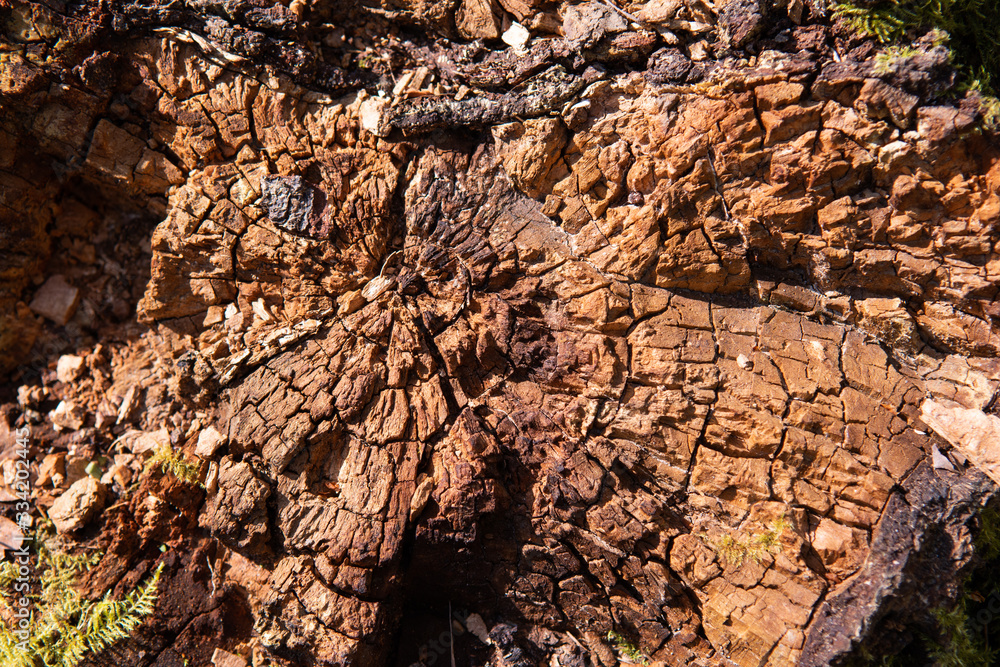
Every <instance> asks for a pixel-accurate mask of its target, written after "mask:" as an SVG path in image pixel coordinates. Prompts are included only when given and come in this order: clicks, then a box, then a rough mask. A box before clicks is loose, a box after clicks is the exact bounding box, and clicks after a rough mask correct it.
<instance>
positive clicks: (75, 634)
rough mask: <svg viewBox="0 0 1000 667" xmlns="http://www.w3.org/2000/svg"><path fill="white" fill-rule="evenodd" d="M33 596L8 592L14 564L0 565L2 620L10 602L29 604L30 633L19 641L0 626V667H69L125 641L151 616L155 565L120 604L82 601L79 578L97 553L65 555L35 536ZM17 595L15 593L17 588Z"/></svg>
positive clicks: (158, 571) (10, 611) (104, 600)
mask: <svg viewBox="0 0 1000 667" xmlns="http://www.w3.org/2000/svg"><path fill="white" fill-rule="evenodd" d="M35 539H36V544H37V546H38V548H37V552H38V553H37V566H36V568H37V571H38V574H39V576H38V586H37V587H36V589H38V590H39V592H38V593H34V594H27V593H25V592H17V593H15V592H14V588H13V586H12V584H14V582H15V581H16V580H17V577H18V572H17V570H18V568H17V565H15V564H14V563H12V562H10V561H8V562H5V563H3V565H0V600H2V603H3V606H4V607H6V609H5V610H4V611H5V612H6V613H5V615H9V616H12V615H13V614H14V611H15V610H14V608H13V604H14V603H15V600H16V599H18V598H21V597H26V598H27V599H28V600H29V601H30V602H31V616H30V634H29V635H28V637H27V640H26V641H25V640H24V638H23V637H19V636H18V635H17V634H16V633H15V631H14V629H13V624H11V623H3V624H2V625H0V664H2V665H4V667H42V666H44V667H75V665H77V664H79V663H80V662H81V661H82V660H83V658H84V656H86V655H87V654H88V653H94V654H97V653H100V652H101V651H103V650H104V649H106V648H108V647H109V646H111V645H112V644H114V643H116V642H118V641H120V640H122V639H124V638H126V637H128V636H129V635H131V634H132V633H133V632H134V631H135V629H136V628H137V627H138V626H139V624H140V623H141V622H142V619H143V618H144V617H145V616H148V615H149V614H151V613H152V612H153V605H154V604H155V602H156V597H157V590H156V589H157V586H158V584H159V582H160V576H161V574H162V572H163V565H162V564H161V565H160V566H159V567H158V568H157V569H156V571H155V572H154V574H153V576H152V577H151V578H150V579H149V580H148V581H147V582H146V583H145V584H143V585H141V586H138V587H137V588H136V589H135V590H133V591H131V592H129V593H128V594H126V595H125V597H124V598H122V599H121V600H112V599H111V596H110V593H108V594H105V595H104V597H103V598H101V599H100V600H98V601H96V602H95V601H92V600H87V599H85V598H84V597H83V596H82V595H81V594H80V592H79V591H78V590H77V588H76V586H77V584H78V579H79V575H80V574H81V573H82V572H84V571H86V570H87V569H89V568H90V567H91V566H93V565H94V564H96V563H97V561H98V560H99V559H100V554H90V555H86V554H84V555H76V556H74V555H70V554H66V553H61V552H58V551H53V550H50V549H48V548H47V547H46V546H45V543H46V541H47V540H48V539H50V535H49V534H48V533H45V532H41V531H39V533H38V534H37V535H36V538H35ZM17 590H19V591H20V589H17Z"/></svg>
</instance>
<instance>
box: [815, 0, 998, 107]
mask: <svg viewBox="0 0 1000 667" xmlns="http://www.w3.org/2000/svg"><path fill="white" fill-rule="evenodd" d="M833 13H834V16H835V17H837V18H841V19H843V20H845V21H846V22H847V24H848V25H849V26H850V27H851V29H853V30H854V31H855V32H857V33H859V34H861V35H865V36H870V37H874V38H875V39H877V40H878V41H879V42H881V43H883V44H892V43H900V42H904V44H905V38H906V37H908V36H910V37H912V36H914V35H913V34H912V33H911V34H909V35H908V32H910V31H914V30H920V31H924V30H930V31H931V32H930V33H929V36H930V37H931V43H932V44H933V45H934V46H941V45H942V44H944V43H945V42H948V43H949V44H950V45H951V47H952V49H953V55H954V60H955V64H956V65H957V66H958V68H959V69H960V71H961V72H962V73H963V75H964V79H965V81H966V82H969V81H974V80H978V81H979V82H980V85H981V86H982V88H983V91H984V93H985V94H986V95H993V94H996V90H997V88H998V86H1000V2H996V0H881V1H880V2H877V3H875V4H874V5H873V6H870V7H859V6H857V5H855V4H853V0H844V1H843V2H838V3H836V4H834V5H833Z"/></svg>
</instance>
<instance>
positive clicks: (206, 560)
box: [205, 554, 215, 595]
mask: <svg viewBox="0 0 1000 667" xmlns="http://www.w3.org/2000/svg"><path fill="white" fill-rule="evenodd" d="M205 562H206V563H207V564H208V571H209V572H211V573H212V595H215V568H214V567H212V559H211V558H209V557H208V555H207V554H206V555H205Z"/></svg>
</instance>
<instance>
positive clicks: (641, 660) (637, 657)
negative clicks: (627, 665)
mask: <svg viewBox="0 0 1000 667" xmlns="http://www.w3.org/2000/svg"><path fill="white" fill-rule="evenodd" d="M608 641H609V642H611V643H612V644H614V645H615V648H617V649H618V652H619V653H621V654H622V655H623V656H625V657H626V658H628V659H629V660H630V661H632V662H634V663H636V664H637V665H648V664H649V658H647V657H646V654H644V653H643V652H642V651H641V650H639V647H638V646H636V645H635V644H633V643H632V642H630V641H629V640H628V639H627V638H625V637H624V636H622V635H621V634H619V633H617V632H615V631H614V630H609V631H608Z"/></svg>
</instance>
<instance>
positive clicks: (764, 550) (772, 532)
mask: <svg viewBox="0 0 1000 667" xmlns="http://www.w3.org/2000/svg"><path fill="white" fill-rule="evenodd" d="M789 525H790V524H789V523H788V521H787V520H786V519H785V515H783V514H782V515H781V516H780V517H778V518H777V519H775V520H774V521H772V522H771V523H770V524H769V525H768V527H767V530H765V531H764V532H762V533H753V534H751V535H746V536H743V535H731V534H730V535H725V536H723V537H722V538H721V539H719V540H715V541H712V542H710V544H711V545H712V547H713V548H714V549H715V552H716V553H717V554H719V555H720V556H722V557H723V558H725V559H726V562H728V563H729V564H730V565H732V566H734V567H739V566H740V565H742V564H743V563H745V562H747V561H752V562H754V563H759V562H760V561H761V560H763V559H764V556H766V555H767V554H770V553H772V552H774V551H775V550H776V549H778V548H779V547H780V546H781V544H780V540H781V535H782V533H784V532H785V531H786V530H788V528H789Z"/></svg>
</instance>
